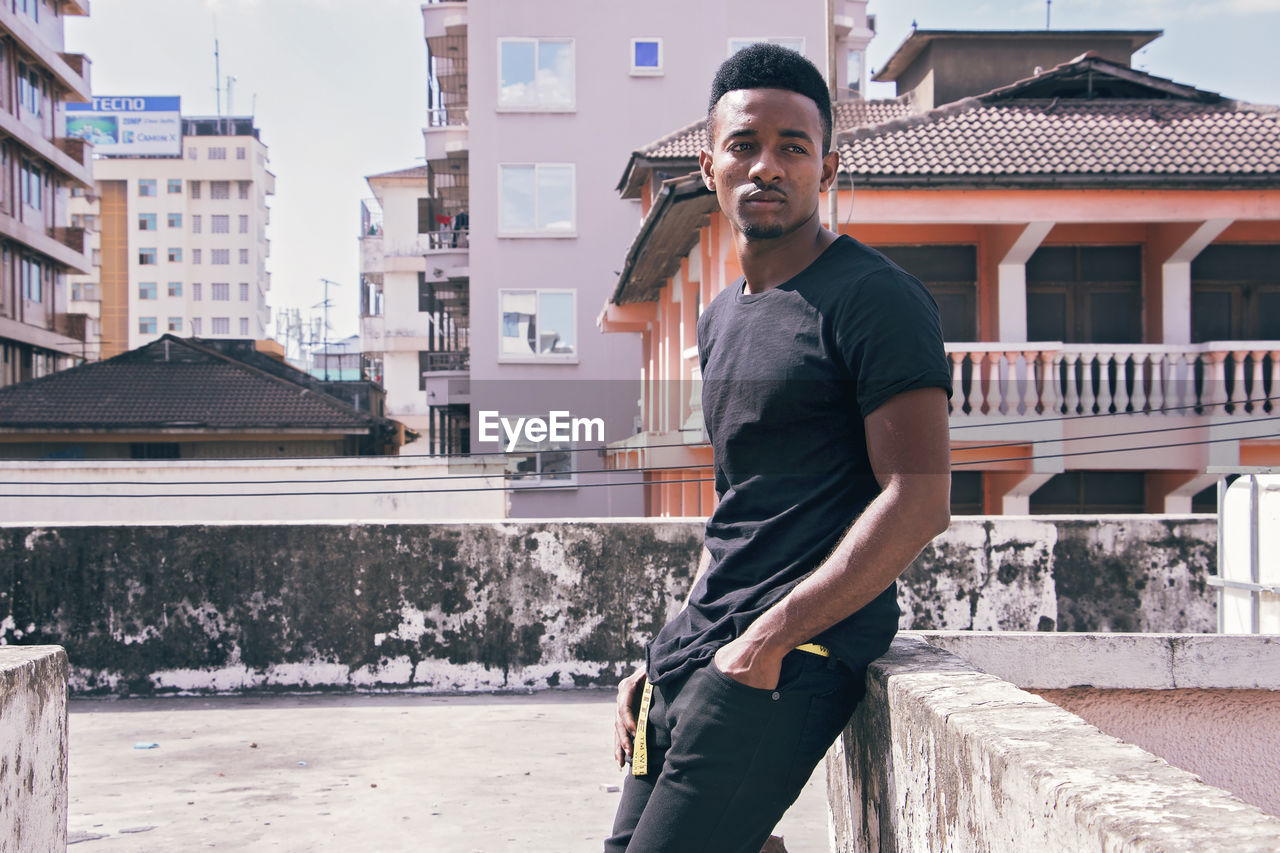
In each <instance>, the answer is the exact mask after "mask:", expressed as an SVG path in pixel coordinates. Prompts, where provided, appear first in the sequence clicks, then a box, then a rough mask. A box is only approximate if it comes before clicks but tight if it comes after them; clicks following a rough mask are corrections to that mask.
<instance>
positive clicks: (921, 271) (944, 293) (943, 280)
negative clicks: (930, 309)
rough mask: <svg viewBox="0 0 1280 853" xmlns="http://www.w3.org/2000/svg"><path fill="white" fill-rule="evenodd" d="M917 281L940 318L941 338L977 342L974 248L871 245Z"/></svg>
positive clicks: (960, 246) (976, 278) (951, 340)
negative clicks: (926, 291)
mask: <svg viewBox="0 0 1280 853" xmlns="http://www.w3.org/2000/svg"><path fill="white" fill-rule="evenodd" d="M874 248H875V249H876V250H878V251H880V252H882V253H883V254H884V255H885V256H886V257H887V258H889V260H891V261H893V262H894V263H895V264H897V265H898V266H900V267H902V268H903V269H904V270H906V271H907V272H909V273H911V274H912V275H914V276H915V277H916V278H918V279H920V282H921V283H922V284H923V285H924V286H925V287H926V288H928V290H929V294H930V295H931V296H933V300H934V302H937V303H938V312H939V313H940V314H941V315H942V339H943V340H944V341H950V342H955V343H959V342H962V341H976V340H977V339H978V249H977V247H976V246H972V245H953V246H946V245H944V246H875V247H874Z"/></svg>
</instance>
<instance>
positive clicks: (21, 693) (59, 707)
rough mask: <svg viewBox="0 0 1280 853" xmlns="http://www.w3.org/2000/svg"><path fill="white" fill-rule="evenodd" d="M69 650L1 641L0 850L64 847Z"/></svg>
mask: <svg viewBox="0 0 1280 853" xmlns="http://www.w3.org/2000/svg"><path fill="white" fill-rule="evenodd" d="M67 804H68V800H67V656H66V653H65V652H63V650H62V649H60V648H58V647H57V646H21V647H19V646H9V647H5V648H0V851H2V853H42V851H55V850H57V851H62V850H65V849H66V848H67Z"/></svg>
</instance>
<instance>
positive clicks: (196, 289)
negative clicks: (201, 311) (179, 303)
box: [191, 281, 204, 302]
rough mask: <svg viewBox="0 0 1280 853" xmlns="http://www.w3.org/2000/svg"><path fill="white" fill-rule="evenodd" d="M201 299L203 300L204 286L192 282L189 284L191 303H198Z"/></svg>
mask: <svg viewBox="0 0 1280 853" xmlns="http://www.w3.org/2000/svg"><path fill="white" fill-rule="evenodd" d="M201 299H204V285H202V284H201V283H200V282H198V281H193V282H192V283H191V301H192V302H199V301H200V300H201Z"/></svg>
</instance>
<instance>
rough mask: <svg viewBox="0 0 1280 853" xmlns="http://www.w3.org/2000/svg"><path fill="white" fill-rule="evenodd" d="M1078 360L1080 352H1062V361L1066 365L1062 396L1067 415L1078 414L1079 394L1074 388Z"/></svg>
mask: <svg viewBox="0 0 1280 853" xmlns="http://www.w3.org/2000/svg"><path fill="white" fill-rule="evenodd" d="M1079 360H1080V354H1079V353H1074V352H1066V353H1063V354H1062V361H1063V363H1064V364H1065V365H1066V368H1067V369H1066V388H1064V389H1063V391H1064V393H1063V396H1064V397H1066V400H1067V408H1066V413H1067V414H1068V415H1074V414H1078V413H1079V411H1080V408H1079V407H1080V395H1079V394H1078V393H1077V389H1076V363H1077V362H1078V361H1079Z"/></svg>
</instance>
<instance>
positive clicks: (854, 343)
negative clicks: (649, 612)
mask: <svg viewBox="0 0 1280 853" xmlns="http://www.w3.org/2000/svg"><path fill="white" fill-rule="evenodd" d="M742 290H743V280H742V279H739V280H738V281H737V282H736V283H734V284H733V285H732V286H730V287H729V288H727V289H726V290H725V291H723V292H722V293H720V294H719V295H718V296H717V297H716V298H715V299H714V300H713V301H712V302H711V304H710V305H708V306H707V309H706V311H704V312H703V314H702V316H701V317H700V318H699V320H698V358H699V361H700V363H701V366H702V414H703V418H704V419H705V422H706V428H707V434H708V435H709V436H710V439H711V444H712V447H713V449H714V451H715V480H716V493H717V494H718V495H719V497H720V503H719V505H718V506H717V507H716V510H715V512H714V513H713V514H712V516H711V518H710V519H709V520H708V522H707V529H706V546H707V549H708V551H710V553H711V565H710V568H709V569H708V570H707V572H706V573H705V574H704V575H703V576H702V578H701V579H700V580H699V581H698V583H697V584H696V585H695V587H694V589H693V593H692V596H691V598H690V601H689V606H688V607H686V608H685V609H684V610H682V611H681V612H680V613H679V614H678V615H677V616H676V617H675V618H674V619H672V620H671V621H670V622H668V623H667V625H666V627H664V628H663V629H662V630H661V631H660V632H659V633H658V636H657V637H655V638H654V640H653V642H651V643H650V644H649V648H648V658H649V661H648V672H649V678H650V680H652V681H654V682H661V681H664V680H666V679H669V678H673V677H676V676H679V675H682V674H685V673H687V672H689V671H691V670H692V669H694V668H696V667H699V666H702V665H703V664H704V663H706V661H707V660H708V659H709V658H710V657H711V656H712V655H713V654H715V651H716V649H718V648H719V647H720V646H722V645H724V644H725V643H727V642H729V641H730V640H732V639H734V638H735V637H737V636H739V635H740V634H742V633H743V631H745V630H746V628H747V627H748V626H749V625H750V624H751V623H752V622H754V621H755V619H756V618H757V617H758V616H759V615H760V614H761V613H763V612H764V611H765V610H767V609H768V608H769V607H770V606H772V605H773V604H774V603H776V602H777V601H778V600H779V599H781V598H782V597H783V596H785V595H786V594H787V592H788V591H790V589H791V588H792V587H793V586H795V584H797V583H799V582H800V581H801V580H803V579H804V578H805V577H806V576H807V575H808V574H809V573H810V572H812V571H813V570H814V569H815V568H817V566H818V565H819V564H820V563H821V562H822V560H823V559H825V558H826V557H827V555H828V554H830V553H831V551H832V549H833V548H834V547H835V545H836V543H837V542H838V541H839V540H840V538H841V537H842V536H843V535H844V533H845V532H846V531H847V530H848V528H849V526H850V525H851V524H852V523H853V522H854V520H855V519H856V518H857V517H858V515H859V514H860V513H861V512H862V511H863V509H865V508H866V506H867V504H869V503H870V502H871V501H872V500H873V499H874V498H875V497H876V495H878V494H879V493H880V487H879V484H878V483H877V482H876V479H875V476H874V475H873V473H872V471H871V464H870V461H869V459H868V456H867V446H866V433H865V430H864V426H863V419H864V418H865V417H866V416H867V415H868V414H870V413H871V412H872V411H874V410H875V409H876V407H878V406H879V405H881V404H882V403H884V402H885V401H886V400H888V399H889V398H890V397H893V396H894V395H896V394H900V393H902V392H904V391H909V390H911V389H914V388H922V387H927V386H936V387H941V388H944V389H946V390H947V391H948V393H950V389H951V376H950V371H949V370H948V367H947V364H948V362H947V357H946V353H945V352H944V350H943V346H942V331H941V328H940V326H939V321H938V308H937V305H936V304H935V303H934V301H933V299H932V297H930V295H929V293H928V291H927V290H925V288H924V286H923V285H921V284H920V282H919V281H917V280H916V279H915V278H913V277H912V276H911V275H910V274H908V273H906V272H904V271H903V270H902V269H901V268H899V267H898V266H896V265H895V264H894V263H893V262H892V261H890V260H888V259H887V258H885V257H884V256H883V255H881V254H880V253H879V252H877V251H875V250H874V249H870V248H868V247H867V246H864V245H862V244H861V243H859V242H858V241H856V240H854V239H852V238H850V237H848V236H841V237H839V238H838V239H837V240H836V241H835V242H834V243H832V244H831V245H830V246H829V247H827V249H826V251H824V252H823V253H822V255H820V256H819V257H818V259H817V260H815V261H814V262H813V263H812V264H810V265H809V266H808V267H807V268H806V269H805V270H804V271H802V272H801V273H800V274H799V275H797V276H795V278H793V279H791V280H790V281H788V282H785V283H784V284H782V285H780V286H778V287H776V288H773V289H772V290H767V291H765V292H763V293H758V294H751V293H743V292H742ZM899 615H900V612H899V610H898V604H897V597H896V586H895V585H890V587H889V588H888V589H886V590H885V591H884V592H883V593H882V594H881V595H880V596H879V597H877V598H876V599H875V600H874V601H872V602H871V603H870V604H868V605H867V606H866V607H864V608H862V609H861V610H859V611H858V612H857V613H855V614H853V615H852V616H850V617H849V618H847V619H845V620H843V621H842V622H840V623H838V624H837V625H835V626H833V627H831V628H829V629H827V630H826V631H824V632H822V633H821V634H820V635H819V636H817V637H814V638H813V640H814V641H815V642H818V643H822V644H824V645H826V646H828V647H829V648H831V650H832V652H833V653H834V654H835V655H836V657H838V658H839V659H840V660H842V661H843V662H845V663H846V664H848V665H849V666H850V667H854V668H856V667H859V666H862V665H864V664H866V663H869V662H870V661H872V660H874V659H875V658H877V657H879V656H880V655H881V654H883V653H884V650H885V649H887V648H888V646H889V643H890V641H891V640H892V639H893V635H894V633H895V632H896V631H897V628H898V617H899Z"/></svg>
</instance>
